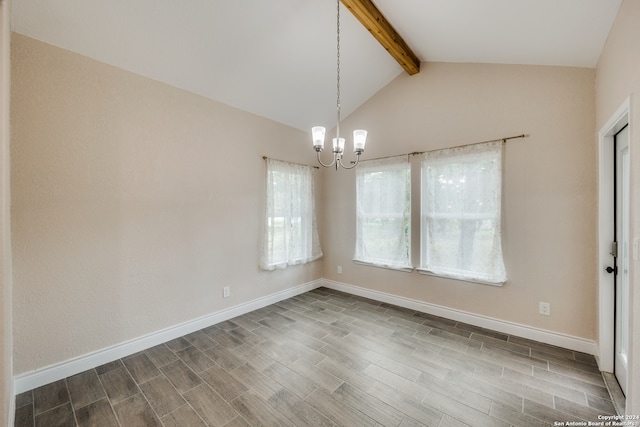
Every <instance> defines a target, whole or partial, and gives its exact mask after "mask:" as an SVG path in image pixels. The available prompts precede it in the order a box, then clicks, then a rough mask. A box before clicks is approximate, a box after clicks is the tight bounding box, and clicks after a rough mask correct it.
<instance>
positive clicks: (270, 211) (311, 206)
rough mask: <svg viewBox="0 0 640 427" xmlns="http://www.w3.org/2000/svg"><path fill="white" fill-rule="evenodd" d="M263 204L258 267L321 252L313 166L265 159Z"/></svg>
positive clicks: (273, 266)
mask: <svg viewBox="0 0 640 427" xmlns="http://www.w3.org/2000/svg"><path fill="white" fill-rule="evenodd" d="M266 163H267V198H266V199H267V206H266V211H265V212H266V218H265V229H264V238H263V245H262V255H261V258H260V268H262V269H264V270H274V269H276V268H285V267H287V266H289V265H295V264H304V263H307V262H310V261H313V260H315V259H318V258H320V257H321V256H322V249H321V248H320V240H319V238H318V230H317V228H316V212H315V193H314V189H313V187H314V185H313V169H312V168H311V167H310V166H304V165H298V164H293V163H287V162H282V161H279V160H273V159H266Z"/></svg>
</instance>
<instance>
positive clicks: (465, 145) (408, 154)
mask: <svg viewBox="0 0 640 427" xmlns="http://www.w3.org/2000/svg"><path fill="white" fill-rule="evenodd" d="M528 137H529V134H525V133H523V134H521V135H514V136H506V137H504V138H498V139H490V140H488V141H480V142H472V143H470V144H463V145H456V146H454V147H445V148H436V149H435V150H427V151H414V152H412V153H406V154H396V155H393V156H386V157H377V158H375V159H365V160H361V161H363V162H366V161H367V160H382V159H389V158H391V157H400V156H419V155H420V154H425V153H431V152H432V151H440V150H449V149H452V148H463V147H470V146H472V145H480V144H488V143H490V142H498V141H502V142H503V143H505V142H507V141H509V140H510V139H518V138H528ZM351 163H355V162H351Z"/></svg>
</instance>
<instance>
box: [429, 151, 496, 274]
mask: <svg viewBox="0 0 640 427" xmlns="http://www.w3.org/2000/svg"><path fill="white" fill-rule="evenodd" d="M501 190H502V142H497V143H488V144H481V145H473V146H467V147H459V148H453V149H448V150H439V151H435V152H429V153H426V155H425V158H424V160H423V162H422V199H421V205H422V208H421V239H420V248H421V254H420V268H419V270H420V271H422V272H426V273H432V274H436V275H441V276H448V277H452V278H456V279H462V280H470V281H478V282H483V283H490V284H502V283H504V282H505V280H506V273H505V268H504V262H503V259H502V244H501V231H500V228H501V224H500V210H501V207H500V205H501V197H502V196H501Z"/></svg>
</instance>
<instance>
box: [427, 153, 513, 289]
mask: <svg viewBox="0 0 640 427" xmlns="http://www.w3.org/2000/svg"><path fill="white" fill-rule="evenodd" d="M502 145H503V142H502V141H499V142H492V143H486V144H475V145H472V146H467V147H458V148H452V149H446V150H438V151H433V152H428V153H426V154H425V158H424V160H423V162H422V169H421V213H420V225H421V230H420V267H419V268H418V271H419V272H421V273H424V274H431V275H436V276H443V277H448V278H452V279H457V280H464V281H470V282H476V283H483V284H490V285H496V286H501V285H503V284H504V283H505V282H506V280H507V277H506V271H505V267H504V260H503V257H502V242H501V226H502V223H501V198H502ZM473 162H483V163H485V164H486V165H487V166H489V167H492V168H494V169H493V170H492V171H493V175H492V177H493V179H492V180H487V182H494V183H495V180H496V179H497V184H496V185H497V187H496V188H494V189H492V191H494V193H492V194H493V195H492V199H491V203H489V204H488V205H492V206H494V209H492V210H490V211H483V212H472V211H467V212H464V211H463V212H435V211H434V209H435V205H434V204H435V203H436V201H435V200H434V199H435V198H434V197H430V196H429V192H430V188H431V190H432V191H435V190H434V188H435V187H430V185H432V184H433V185H436V183H435V182H432V181H433V179H434V178H432V179H431V181H430V180H429V171H428V168H429V167H436V168H440V170H443V169H442V168H443V167H446V166H447V165H452V164H465V163H466V164H469V165H470V164H472V163H473ZM438 179H439V180H447V179H448V178H447V177H446V176H443V175H439V178H438ZM462 181H464V180H461V184H460V185H461V186H462V187H463V188H465V189H468V184H466V183H464V182H462ZM458 188H460V187H458ZM468 193H470V192H469V191H466V192H465V194H466V195H469V194H468ZM465 200H470V199H465ZM435 219H457V220H460V221H476V224H478V221H482V222H483V223H484V224H483V225H484V226H485V227H486V226H487V225H490V224H493V227H492V230H493V233H494V234H493V241H492V246H491V251H490V253H491V254H492V255H493V256H494V257H493V259H492V263H490V264H491V268H490V269H489V268H488V269H486V270H485V271H478V270H470V269H468V268H466V267H467V266H461V265H460V264H458V265H457V266H455V267H451V266H450V265H449V266H446V265H442V264H440V265H438V264H437V262H434V261H433V258H435V256H434V257H433V258H432V257H431V254H430V253H429V247H430V242H429V236H430V235H432V233H434V232H435V231H434V229H431V228H430V227H431V224H433V220H435ZM459 245H462V243H459ZM458 250H459V251H465V250H466V251H471V252H472V251H473V249H472V248H467V247H465V248H462V247H461V246H459V247H458ZM458 256H459V257H461V255H460V252H458ZM449 261H450V259H449ZM458 262H460V261H458Z"/></svg>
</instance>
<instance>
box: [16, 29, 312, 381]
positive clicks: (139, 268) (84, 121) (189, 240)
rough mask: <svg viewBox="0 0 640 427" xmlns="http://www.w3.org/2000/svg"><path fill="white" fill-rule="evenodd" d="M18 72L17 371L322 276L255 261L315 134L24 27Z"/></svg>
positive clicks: (308, 156)
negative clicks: (278, 186)
mask: <svg viewBox="0 0 640 427" xmlns="http://www.w3.org/2000/svg"><path fill="white" fill-rule="evenodd" d="M12 72H13V74H12V76H13V80H12V113H11V119H12V176H11V179H12V191H13V199H12V202H13V207H12V214H13V217H12V219H13V224H12V225H13V244H14V281H15V286H14V289H15V291H14V312H15V314H14V325H15V327H14V330H15V345H14V349H15V351H14V357H15V373H16V374H21V373H24V372H28V371H31V370H34V369H37V368H42V367H45V366H48V365H50V364H52V363H56V362H62V361H65V360H67V359H70V358H72V357H76V356H80V355H83V354H86V353H88V352H91V351H95V350H99V349H102V348H104V347H107V346H110V345H114V344H117V343H121V342H123V341H126V340H130V339H134V338H136V337H139V336H142V335H144V334H148V333H152V332H156V331H159V330H161V329H163V328H166V327H169V326H173V325H176V324H179V323H181V322H185V321H189V320H193V319H196V318H198V317H200V316H204V315H207V314H210V313H214V312H216V311H219V310H221V309H223V308H226V307H229V306H232V305H236V304H239V303H242V302H246V301H250V300H253V299H256V298H259V297H261V296H265V295H269V294H272V293H274V292H277V291H280V290H284V289H287V288H289V287H291V286H293V285H298V284H302V283H306V282H309V281H312V280H315V279H318V278H320V277H321V272H322V261H318V262H314V263H312V264H309V265H306V266H300V267H294V268H290V269H287V270H284V271H283V270H280V271H275V272H263V271H260V270H259V269H258V267H257V266H258V247H259V242H260V229H261V221H262V210H263V207H262V206H263V199H264V186H265V184H264V161H263V160H262V156H263V155H267V156H270V157H274V158H278V159H282V160H289V161H297V162H306V163H310V162H312V161H314V160H313V152H312V150H310V149H309V150H304V149H300V148H298V147H299V145H300V144H302V142H301V141H304V142H305V143H306V142H307V140H308V135H306V134H305V133H303V132H300V131H298V130H294V129H292V128H288V127H285V126H282V125H279V124H276V123H274V122H272V121H269V120H266V119H263V118H260V117H256V116H253V115H250V114H248V113H245V112H241V111H239V110H236V109H232V108H229V107H227V106H224V105H222V104H219V103H216V102H212V101H210V100H207V99H205V98H201V97H198V96H195V95H193V94H190V93H187V92H184V91H181V90H178V89H175V88H172V87H169V86H166V85H163V84H160V83H158V82H155V81H152V80H150V79H145V78H142V77H140V76H136V75H134V74H132V73H128V72H125V71H122V70H119V69H116V68H114V67H110V66H107V65H104V64H102V63H99V62H96V61H93V60H90V59H88V58H86V57H82V56H80V55H77V54H73V53H70V52H68V51H64V50H62V49H59V48H55V47H52V46H50V45H46V44H44V43H41V42H38V41H35V40H33V39H29V38H26V37H24V36H21V35H18V34H14V35H13V41H12ZM212 78H213V77H212ZM305 147H306V145H305ZM223 286H231V294H232V295H231V297H230V298H228V299H224V300H223V299H222V287H223Z"/></svg>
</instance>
